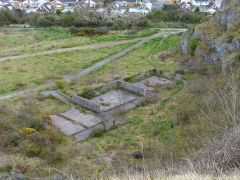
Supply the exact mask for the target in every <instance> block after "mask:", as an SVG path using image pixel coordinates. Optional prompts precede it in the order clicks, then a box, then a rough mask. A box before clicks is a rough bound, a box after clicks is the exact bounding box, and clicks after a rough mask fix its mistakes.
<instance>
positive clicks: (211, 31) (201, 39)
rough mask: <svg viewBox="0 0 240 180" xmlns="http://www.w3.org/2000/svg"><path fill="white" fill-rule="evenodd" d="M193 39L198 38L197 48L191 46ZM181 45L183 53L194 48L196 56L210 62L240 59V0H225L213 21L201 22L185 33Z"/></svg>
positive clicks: (187, 53)
mask: <svg viewBox="0 0 240 180" xmlns="http://www.w3.org/2000/svg"><path fill="white" fill-rule="evenodd" d="M193 40H197V47H196V48H195V49H194V48H192V47H191V41H193ZM180 47H181V51H182V54H183V55H189V54H190V53H192V52H191V51H193V50H194V54H195V55H196V56H201V57H202V58H204V59H205V60H206V61H208V62H216V61H222V62H224V63H230V62H233V61H236V60H240V59H239V58H240V49H239V47H240V1H239V0H223V2H222V6H221V9H220V11H219V12H218V13H217V14H216V15H215V17H214V18H213V19H212V20H211V21H209V22H205V23H203V24H199V25H197V26H195V27H194V28H192V29H191V30H189V31H188V32H186V33H185V34H184V35H183V39H182V41H181V43H180ZM192 54H193V53H192Z"/></svg>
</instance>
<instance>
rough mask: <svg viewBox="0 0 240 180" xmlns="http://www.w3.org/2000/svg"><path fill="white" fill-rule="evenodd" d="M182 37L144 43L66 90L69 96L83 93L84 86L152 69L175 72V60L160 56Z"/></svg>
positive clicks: (175, 36) (175, 44)
mask: <svg viewBox="0 0 240 180" xmlns="http://www.w3.org/2000/svg"><path fill="white" fill-rule="evenodd" d="M179 40H180V37H179V36H177V35H171V36H169V37H165V38H163V37H159V38H155V39H153V40H150V41H148V42H147V43H144V44H143V45H141V46H139V47H138V48H136V49H135V50H133V51H131V52H129V53H128V54H127V55H125V56H123V57H120V58H117V59H115V60H114V61H112V62H109V63H107V64H105V65H104V66H101V67H100V68H99V69H98V70H97V71H94V72H92V73H90V74H88V75H86V76H84V77H83V78H81V79H79V80H76V81H74V84H73V85H72V83H71V85H69V86H70V87H69V88H68V89H66V91H68V93H69V94H72V93H76V92H79V91H81V88H82V86H89V85H91V86H96V85H99V84H102V83H104V82H109V81H111V80H114V79H118V78H123V77H127V76H129V75H134V74H136V73H139V72H141V71H146V70H149V69H151V68H159V69H161V70H166V71H171V72H174V70H175V67H176V66H175V62H174V60H173V59H174V58H173V57H171V55H169V54H168V52H165V53H167V54H168V55H167V56H168V57H169V58H168V59H167V60H163V59H162V60H161V59H160V58H159V55H160V54H161V53H162V52H163V51H167V50H170V49H173V48H175V47H176V46H177V44H178V42H179Z"/></svg>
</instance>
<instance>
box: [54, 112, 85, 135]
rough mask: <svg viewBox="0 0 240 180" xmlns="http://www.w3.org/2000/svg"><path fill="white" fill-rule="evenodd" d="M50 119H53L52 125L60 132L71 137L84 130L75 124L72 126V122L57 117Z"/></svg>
mask: <svg viewBox="0 0 240 180" xmlns="http://www.w3.org/2000/svg"><path fill="white" fill-rule="evenodd" d="M51 118H52V119H53V123H54V125H55V126H56V127H57V128H59V129H60V131H62V132H63V133H64V134H66V135H69V136H71V135H73V134H76V133H78V132H81V131H83V130H84V129H85V128H84V127H82V126H80V125H77V124H73V123H72V122H70V121H68V120H66V119H64V118H62V117H59V116H57V115H51Z"/></svg>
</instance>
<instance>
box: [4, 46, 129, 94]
mask: <svg viewBox="0 0 240 180" xmlns="http://www.w3.org/2000/svg"><path fill="white" fill-rule="evenodd" d="M132 44H133V43H127V44H122V45H117V46H112V47H105V48H99V49H95V50H94V53H93V52H92V51H93V50H92V49H89V50H78V51H71V52H62V53H55V54H51V55H43V56H35V57H29V58H24V59H19V60H10V61H4V62H1V63H0V74H1V77H0V87H1V88H0V94H5V93H9V92H13V91H16V90H20V89H26V88H30V87H34V86H38V85H40V84H43V83H45V82H47V81H50V80H54V79H61V78H62V76H63V75H71V74H74V73H77V72H80V71H81V70H83V69H85V68H87V67H89V66H91V65H93V64H95V63H96V62H98V61H100V60H102V59H104V58H106V57H108V56H110V55H112V54H115V53H117V52H119V51H121V50H123V49H125V48H127V47H129V46H130V45H132Z"/></svg>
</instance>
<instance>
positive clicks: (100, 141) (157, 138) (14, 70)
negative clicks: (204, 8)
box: [0, 35, 184, 178]
mask: <svg viewBox="0 0 240 180" xmlns="http://www.w3.org/2000/svg"><path fill="white" fill-rule="evenodd" d="M179 40H180V37H178V36H177V35H172V36H169V37H165V38H163V37H159V38H156V39H153V40H150V41H149V42H147V43H145V44H143V45H141V46H139V47H138V48H136V49H135V50H133V51H131V52H129V53H128V54H126V55H124V56H122V57H120V58H117V59H115V60H113V61H112V62H109V63H107V64H106V65H104V66H102V67H101V68H99V69H98V70H96V71H94V72H92V73H90V74H88V75H86V76H84V77H83V78H80V79H79V80H76V81H74V82H71V83H65V86H66V87H65V91H67V92H68V93H76V92H77V93H79V90H81V89H82V87H83V86H86V85H88V86H94V85H97V84H101V83H103V82H108V81H111V80H113V79H116V78H120V77H126V76H129V75H132V74H135V73H139V72H141V71H145V70H149V69H151V68H159V69H161V70H167V71H170V72H174V70H175V62H174V58H175V57H173V56H172V55H171V54H169V57H168V58H167V59H165V60H164V61H163V60H161V59H159V57H158V56H159V55H160V54H161V53H166V52H171V51H170V50H172V49H174V48H175V47H176V45H177V44H178V42H179ZM129 45H130V44H128V45H120V46H115V47H108V48H101V49H96V50H95V51H94V53H93V52H92V50H82V51H73V52H66V53H58V54H53V55H46V56H39V57H34V58H26V59H22V60H17V61H9V62H3V63H1V65H0V74H1V76H0V87H1V89H4V90H8V89H7V87H10V88H13V90H14V87H15V86H16V82H18V83H19V82H20V83H23V84H24V83H26V86H23V87H22V88H27V87H32V86H36V85H37V84H41V83H42V82H45V81H48V80H49V79H47V78H46V76H45V75H46V74H48V73H52V77H53V78H56V75H60V76H62V75H64V74H71V73H74V72H75V71H77V72H78V71H80V70H81V69H83V68H86V67H88V66H90V65H91V64H93V63H96V62H97V61H98V58H99V56H100V57H104V56H109V55H110V54H111V53H114V51H116V52H118V51H119V50H120V49H123V48H125V47H126V46H129ZM6 67H8V68H9V69H7V68H6ZM2 74H3V77H2ZM33 82H34V83H33ZM181 88H182V84H181V86H178V87H177V88H176V89H173V90H170V91H166V92H164V93H163V99H161V100H157V101H156V102H155V103H153V104H148V105H146V106H141V107H138V108H136V109H134V110H132V111H129V112H127V113H126V114H122V116H123V118H125V119H127V123H126V124H124V125H121V126H119V127H118V128H116V129H112V130H110V131H108V132H106V133H104V134H103V135H102V136H101V137H95V138H90V139H88V140H87V141H85V142H82V143H76V142H75V141H74V140H73V139H72V138H71V137H67V136H63V137H64V141H63V142H62V143H61V144H58V145H57V146H56V149H55V151H54V154H53V155H55V154H58V153H59V152H61V153H60V155H61V156H62V157H63V158H64V160H63V161H60V162H59V163H55V164H49V163H47V162H46V160H44V159H42V158H39V157H35V158H29V157H25V156H24V155H22V154H13V153H12V154H11V155H10V156H11V159H12V160H13V161H14V162H15V163H16V164H23V165H24V167H27V169H28V171H27V173H26V175H27V176H30V177H31V176H35V177H36V176H37V177H42V176H45V177H48V176H49V173H51V174H53V173H57V172H56V169H59V170H64V169H65V168H69V169H70V170H69V171H70V172H69V173H72V174H73V175H76V174H78V173H80V172H83V174H82V175H83V176H84V177H85V178H88V177H89V176H91V177H92V176H93V173H96V175H99V173H100V172H103V171H104V170H106V169H107V168H109V167H108V166H107V164H106V163H105V161H104V162H103V163H100V164H95V163H94V160H95V159H97V158H101V157H104V156H109V155H110V154H111V153H112V152H113V151H115V150H116V149H118V146H119V144H120V143H121V142H122V141H123V143H124V146H123V147H122V149H121V151H120V152H119V154H117V156H119V157H120V162H118V161H117V162H113V165H112V167H110V169H111V168H113V169H114V168H118V167H120V168H121V167H126V164H130V163H134V164H139V165H142V160H135V159H133V158H132V157H131V153H132V152H135V151H137V150H142V149H144V151H146V152H147V153H148V152H149V153H152V151H154V152H157V150H162V149H161V147H162V146H164V150H163V152H166V151H167V152H169V150H170V149H171V148H172V147H175V145H177V143H175V141H174V142H173V141H172V137H175V131H176V132H179V131H180V130H178V128H177V127H172V122H171V118H170V117H172V113H173V111H174V109H175V108H176V105H175V104H174V102H175V98H176V96H175V95H176V94H178V93H179V92H180V90H181ZM26 97H27V96H26ZM36 98H37V99H36V101H34V103H33V107H32V108H31V109H33V110H34V113H35V112H37V114H39V113H43V114H48V113H49V114H57V113H62V112H65V111H66V110H67V109H68V108H69V106H68V105H64V104H63V103H60V102H59V101H57V100H54V99H52V98H43V99H42V98H40V97H39V95H36ZM31 99H33V98H31ZM28 101H29V100H28ZM28 101H27V99H24V97H19V98H15V99H10V100H7V101H5V102H4V103H8V104H9V109H10V110H11V111H12V112H8V114H7V115H4V116H3V118H4V117H8V118H7V120H8V122H9V123H11V124H16V126H17V127H18V128H20V127H21V122H17V120H16V113H19V112H21V113H23V112H24V111H23V109H24V108H22V107H26V105H25V104H24V103H27V102H28ZM14 112H16V113H15V114H14ZM161 112H163V113H161ZM24 113H25V112H24ZM34 113H33V117H34V116H35V114H34ZM158 113H160V114H159V115H158V116H157V117H156V118H154V119H153V120H149V118H150V117H152V116H154V115H156V114H158ZM4 119H5V118H4ZM14 119H15V120H14ZM53 130H54V129H53ZM176 138H178V139H180V140H181V141H180V140H179V141H178V142H182V141H183V140H184V134H183V135H181V136H176ZM134 143H135V145H133V144H134ZM155 150H156V151H155ZM152 154H153V153H152ZM145 161H146V162H147V161H152V158H151V157H148V156H146V157H145ZM53 167H54V168H53ZM55 168H56V169H55ZM96 177H97V176H96Z"/></svg>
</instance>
